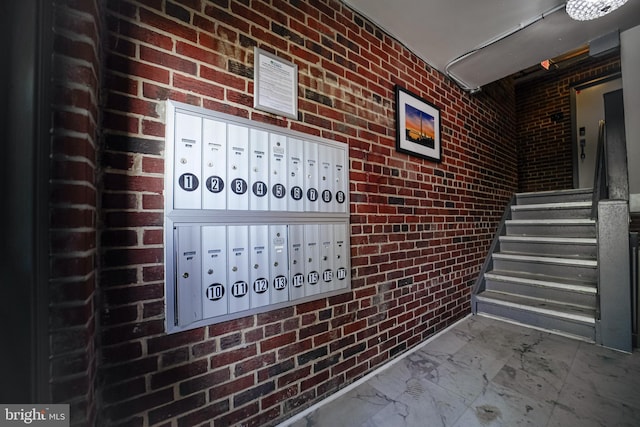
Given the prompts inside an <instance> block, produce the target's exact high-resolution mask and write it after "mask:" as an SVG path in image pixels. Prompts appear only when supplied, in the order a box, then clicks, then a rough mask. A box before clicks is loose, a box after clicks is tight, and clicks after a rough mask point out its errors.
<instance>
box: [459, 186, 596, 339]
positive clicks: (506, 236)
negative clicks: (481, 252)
mask: <svg viewBox="0 0 640 427" xmlns="http://www.w3.org/2000/svg"><path fill="white" fill-rule="evenodd" d="M591 206H592V191H591V189H587V190H584V189H580V190H565V191H556V192H541V193H522V194H517V195H516V197H515V203H513V204H512V205H511V206H510V211H509V212H507V213H506V214H505V218H507V219H506V220H505V221H504V226H503V227H502V231H501V232H500V233H499V236H497V238H496V241H494V244H493V245H492V252H491V253H490V254H489V257H490V258H488V259H487V262H485V267H484V268H483V273H482V275H481V277H480V278H479V279H478V282H477V283H476V288H475V291H474V295H473V297H472V304H473V310H474V313H477V314H484V315H488V316H492V317H498V318H504V319H508V320H512V321H516V322H519V323H523V324H526V325H530V326H534V327H539V328H543V329H546V330H550V331H553V332H556V333H562V334H566V335H571V336H577V337H580V338H583V339H587V340H590V341H595V339H596V318H597V288H598V286H597V285H598V261H597V250H598V249H597V241H596V223H595V221H594V220H593V219H591Z"/></svg>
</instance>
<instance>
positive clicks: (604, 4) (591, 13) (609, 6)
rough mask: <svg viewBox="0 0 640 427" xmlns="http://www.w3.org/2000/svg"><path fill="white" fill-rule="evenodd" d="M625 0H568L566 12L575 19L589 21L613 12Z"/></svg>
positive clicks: (625, 0)
mask: <svg viewBox="0 0 640 427" xmlns="http://www.w3.org/2000/svg"><path fill="white" fill-rule="evenodd" d="M626 2H627V0H569V1H567V13H568V14H569V16H570V17H571V18H573V19H575V20H576V21H590V20H592V19H596V18H600V17H601V16H604V15H606V14H608V13H611V12H613V11H614V10H616V9H617V8H619V7H620V6H622V5H623V4H625V3H626Z"/></svg>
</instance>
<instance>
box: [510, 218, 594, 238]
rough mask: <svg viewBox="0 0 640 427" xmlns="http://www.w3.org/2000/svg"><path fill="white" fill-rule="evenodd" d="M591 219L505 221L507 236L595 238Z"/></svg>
mask: <svg viewBox="0 0 640 427" xmlns="http://www.w3.org/2000/svg"><path fill="white" fill-rule="evenodd" d="M595 224H596V223H595V221H594V220H592V219H586V218H583V219H580V218H578V219H510V220H507V221H506V227H507V235H509V236H549V237H554V236H555V237H558V236H561V237H583V238H586V237H595V236H596V227H595Z"/></svg>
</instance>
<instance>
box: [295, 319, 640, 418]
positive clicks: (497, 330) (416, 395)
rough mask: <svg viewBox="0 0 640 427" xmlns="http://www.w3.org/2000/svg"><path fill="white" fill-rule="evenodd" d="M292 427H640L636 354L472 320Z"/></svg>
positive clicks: (330, 400) (639, 367)
mask: <svg viewBox="0 0 640 427" xmlns="http://www.w3.org/2000/svg"><path fill="white" fill-rule="evenodd" d="M282 426H283V427H284V426H291V427H311V426H314V427H325V426H326V427H339V426H345V427H346V426H348V427H356V426H362V427H374V426H378V427H403V426H409V427H413V426H420V427H422V426H424V427H431V426H455V427H473V426H481V427H486V426H505V427H506V426H508V427H511V426H535V427H538V426H543V427H570V426H579V427H590V426H606V427H610V426H634V427H637V426H640V352H637V351H636V352H634V353H633V354H627V353H621V352H617V351H613V350H610V349H607V348H603V347H599V346H596V345H594V344H591V343H587V342H583V341H579V340H574V339H571V338H566V337H563V336H558V335H554V334H549V333H547V332H542V331H539V330H535V329H530V328H526V327H522V326H519V325H514V324H511V323H506V322H502V321H499V320H495V319H491V318H487V317H482V316H470V317H467V318H465V319H464V320H462V321H460V322H458V323H457V324H455V325H454V326H453V327H451V328H449V329H447V330H446V331H444V332H443V333H440V334H438V335H436V336H435V337H434V338H432V339H430V340H428V341H427V342H425V343H424V344H421V345H420V346H418V347H417V348H416V349H414V350H412V351H410V352H408V354H406V355H404V356H403V357H401V358H399V359H396V360H394V361H392V362H391V363H389V364H388V365H387V366H385V367H383V368H382V369H379V370H377V371H375V372H373V373H372V374H370V375H368V376H367V377H365V378H363V380H361V381H359V382H357V383H355V384H352V385H351V386H349V387H347V388H345V389H344V390H342V391H341V392H340V393H337V394H335V395H333V396H331V397H329V398H328V399H326V400H325V401H323V402H320V404H318V405H315V406H313V407H311V408H309V409H308V410H307V411H305V412H302V413H300V414H298V415H296V416H295V417H293V418H291V419H290V420H288V421H287V422H285V423H283V424H282Z"/></svg>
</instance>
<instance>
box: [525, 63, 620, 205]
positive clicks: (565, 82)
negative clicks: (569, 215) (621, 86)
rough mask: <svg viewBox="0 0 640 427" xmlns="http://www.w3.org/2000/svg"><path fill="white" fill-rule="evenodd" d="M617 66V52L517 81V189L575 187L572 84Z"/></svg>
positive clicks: (602, 74) (592, 78) (607, 72)
mask: <svg viewBox="0 0 640 427" xmlns="http://www.w3.org/2000/svg"><path fill="white" fill-rule="evenodd" d="M617 71H620V54H619V52H616V53H612V54H609V55H606V56H603V57H601V58H589V59H587V60H584V61H581V62H579V63H577V64H575V65H573V66H571V67H567V68H565V69H561V70H556V71H551V72H549V73H547V74H544V75H543V76H541V77H539V78H536V79H533V80H530V81H527V82H526V83H522V84H517V85H516V100H517V102H516V107H517V110H516V111H517V139H518V191H523V192H524V191H547V190H563V189H569V188H573V154H572V147H571V145H572V136H571V86H573V85H575V84H576V83H581V82H587V81H589V80H594V79H596V78H598V77H601V76H604V75H607V74H611V73H614V72H617ZM555 113H561V114H562V117H563V118H562V119H561V120H559V121H554V120H552V117H551V116H552V114H555Z"/></svg>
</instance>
